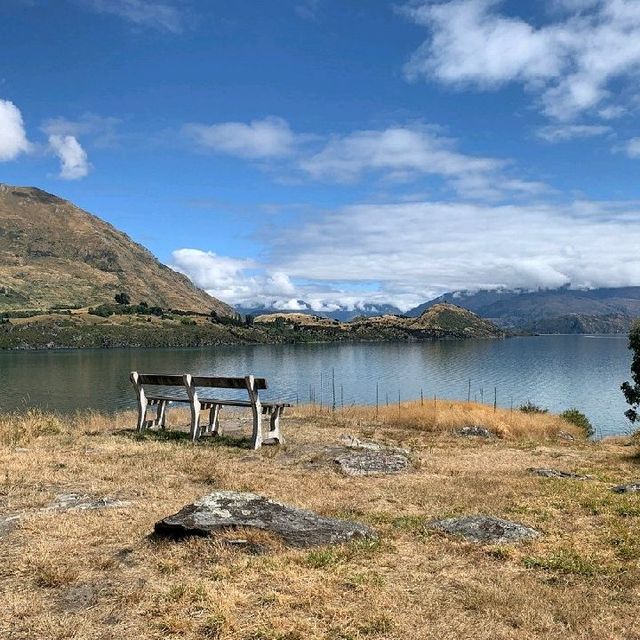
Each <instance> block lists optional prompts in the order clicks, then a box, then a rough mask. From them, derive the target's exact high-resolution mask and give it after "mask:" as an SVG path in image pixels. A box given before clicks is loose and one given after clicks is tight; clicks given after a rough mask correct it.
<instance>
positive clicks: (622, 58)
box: [0, 0, 640, 310]
mask: <svg viewBox="0 0 640 640" xmlns="http://www.w3.org/2000/svg"><path fill="white" fill-rule="evenodd" d="M0 42H1V43H2V45H1V47H2V56H0V181H2V182H6V183H9V184H20V185H35V186H38V187H41V188H43V189H46V190H47V191H51V192H53V193H56V194H59V195H61V196H62V197H65V198H68V199H69V200H72V201H73V202H75V203H76V204H78V205H79V206H81V207H83V208H85V209H87V210H89V211H91V212H93V213H95V214H97V215H99V216H100V217H102V218H104V219H106V220H108V221H109V222H111V223H112V224H114V225H115V226H116V227H118V228H120V229H122V230H124V231H125V232H127V233H128V234H129V235H130V236H131V237H132V238H134V239H135V240H137V241H139V242H141V243H142V244H144V245H145V246H147V247H149V249H151V250H152V251H153V252H154V253H155V254H156V255H157V256H158V257H159V258H160V259H161V260H162V261H163V262H165V263H167V264H170V265H172V266H173V267H174V268H177V269H179V270H181V271H183V272H185V273H187V275H189V276H190V277H191V278H192V279H193V280H194V281H195V282H196V283H197V284H199V285H201V286H203V287H205V288H206V289H207V290H209V291H210V292H211V293H212V294H213V295H216V296H217V297H220V298H222V299H224V300H226V301H228V302H232V303H243V304H254V303H265V304H276V306H279V307H282V308H295V306H296V303H295V300H296V299H298V298H303V299H305V300H307V301H309V302H311V303H312V305H313V306H314V307H315V308H317V309H318V310H320V309H330V308H333V307H335V306H336V305H338V304H343V305H347V306H357V305H358V304H361V303H363V302H374V303H375V302H391V303H394V304H397V305H399V306H400V307H401V308H403V309H406V308H408V307H410V306H412V305H414V304H418V303H420V302H422V301H424V300H426V299H428V298H430V297H433V296H434V295H437V294H439V293H442V292H444V291H448V290H455V289H474V288H487V287H489V288H491V287H555V286H560V285H563V284H567V283H570V284H571V285H572V286H578V287H592V286H605V285H612V286H619V285H629V284H640V261H639V260H638V249H637V248H638V246H639V241H640V185H639V183H638V180H637V178H638V168H639V167H640V126H639V120H638V113H639V111H638V110H639V109H640V89H638V87H639V86H640V85H639V84H638V80H639V77H640V1H639V0H548V1H546V2H543V1H536V2H533V1H531V2H524V1H519V2H510V1H504V2H500V1H499V0H454V1H442V2H427V1H416V2H405V3H403V2H387V1H383V0H366V1H365V0H353V1H352V2H346V1H344V0H273V1H272V2H268V3H267V2H257V1H248V0H244V1H243V0H237V1H235V2H233V3H227V2H205V1H197V0H4V1H3V2H2V4H1V5H0Z"/></svg>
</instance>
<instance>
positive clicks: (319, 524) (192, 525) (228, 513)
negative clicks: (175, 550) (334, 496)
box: [155, 491, 377, 547]
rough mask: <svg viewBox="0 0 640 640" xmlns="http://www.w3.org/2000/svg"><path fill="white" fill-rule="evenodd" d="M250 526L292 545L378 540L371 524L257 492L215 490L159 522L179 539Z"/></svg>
mask: <svg viewBox="0 0 640 640" xmlns="http://www.w3.org/2000/svg"><path fill="white" fill-rule="evenodd" d="M237 527H251V528H255V529H261V530H263V531H270V532H272V533H275V534H276V535H278V536H280V537H281V538H282V539H283V540H284V541H285V542H286V543H287V544H289V545H291V546H293V547H314V546H320V545H326V544H338V543H342V542H348V541H349V540H352V539H354V538H369V539H376V538H377V535H376V533H375V532H374V531H373V530H372V529H370V528H369V527H367V526H365V525H363V524H360V523H357V522H348V521H346V520H338V519H336V518H325V517H323V516H320V515H318V514H316V513H314V512H313V511H308V510H306V509H298V508H296V507H290V506H287V505H285V504H282V503H280V502H276V501H275V500H270V499H269V498H265V497H263V496H259V495H257V494H255V493H242V492H238V491H216V492H215V493H211V494H209V495H207V496H204V497H203V498H200V500H197V501H196V502H194V503H193V504H188V505H186V506H185V507H183V508H182V509H181V510H180V511H179V512H178V513H176V514H174V515H172V516H169V517H167V518H164V519H162V520H160V521H159V522H156V525H155V532H156V534H158V535H161V536H167V537H172V538H180V537H183V536H188V535H209V534H211V533H215V532H216V531H221V530H224V529H235V528H237Z"/></svg>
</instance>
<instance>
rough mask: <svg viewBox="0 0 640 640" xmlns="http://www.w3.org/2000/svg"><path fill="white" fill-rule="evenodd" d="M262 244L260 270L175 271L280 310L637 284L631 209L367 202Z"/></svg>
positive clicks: (199, 259)
mask: <svg viewBox="0 0 640 640" xmlns="http://www.w3.org/2000/svg"><path fill="white" fill-rule="evenodd" d="M264 237H265V242H266V246H265V247H264V249H265V252H264V253H265V255H266V256H267V257H268V261H267V262H266V264H265V265H258V264H256V263H254V262H252V261H249V260H237V259H232V258H223V257H220V256H216V255H215V254H211V253H206V252H204V251H199V250H196V249H182V250H179V251H176V252H175V253H174V266H175V268H177V269H178V270H180V271H182V272H183V273H186V274H187V275H189V276H190V277H191V278H192V279H193V280H194V282H195V283H196V284H198V285H200V286H203V287H204V288H206V289H207V290H209V291H210V293H212V294H213V295H215V296H217V297H220V298H222V299H223V300H226V301H228V302H231V303H234V304H242V305H244V306H252V305H255V304H265V305H268V306H273V307H275V308H280V309H283V310H296V309H299V308H300V306H301V305H300V303H299V302H298V301H299V300H304V301H305V302H306V303H308V304H309V305H310V307H311V308H312V309H314V310H316V311H323V310H324V311H327V310H335V309H337V308H338V307H340V306H344V307H347V308H349V309H359V308H362V306H363V305H364V304H365V303H373V304H382V303H390V304H394V305H396V306H398V307H399V308H401V309H403V310H406V309H408V308H410V307H412V306H415V305H416V304H419V303H421V302H424V301H425V300H428V299H431V298H433V297H435V296H436V295H439V294H441V293H443V292H445V291H455V290H460V289H471V290H473V289H492V288H500V287H505V288H525V289H526V288H531V289H535V288H538V287H558V286H562V285H565V284H568V283H570V284H571V285H572V286H574V287H580V288H589V287H598V286H628V285H636V284H637V283H638V282H640V257H639V256H638V251H637V247H638V246H639V244H640V203H634V202H630V203H609V202H590V201H576V202H573V203H570V204H565V205H551V204H542V205H501V206H492V205H481V204H472V203H451V202H413V203H399V204H381V205H379V204H362V205H356V206H349V207H345V208H342V209H339V210H337V211H333V212H328V213H325V214H314V216H313V217H308V218H307V219H302V220H299V221H298V222H297V223H295V224H291V225H289V226H288V227H287V228H286V229H281V230H280V231H279V232H278V233H277V234H268V235H265V236H264ZM300 283H302V284H300Z"/></svg>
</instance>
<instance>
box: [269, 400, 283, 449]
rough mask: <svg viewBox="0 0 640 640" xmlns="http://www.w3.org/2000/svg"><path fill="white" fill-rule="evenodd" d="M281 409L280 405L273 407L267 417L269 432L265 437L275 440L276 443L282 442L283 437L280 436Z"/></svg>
mask: <svg viewBox="0 0 640 640" xmlns="http://www.w3.org/2000/svg"><path fill="white" fill-rule="evenodd" d="M283 411H284V409H283V408H282V407H273V410H272V411H271V417H270V419H269V434H268V436H267V437H269V438H272V439H273V440H277V441H278V444H284V437H283V436H282V431H280V416H281V415H282V412H283Z"/></svg>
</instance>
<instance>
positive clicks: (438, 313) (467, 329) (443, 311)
mask: <svg viewBox="0 0 640 640" xmlns="http://www.w3.org/2000/svg"><path fill="white" fill-rule="evenodd" d="M255 324H257V325H261V326H273V327H278V328H279V329H280V330H281V331H282V332H283V333H284V334H285V335H287V333H289V334H291V335H294V334H299V335H300V336H301V337H305V336H306V337H307V338H308V339H309V340H330V341H358V340H373V341H376V340H390V341H391V340H404V341H411V340H438V339H464V338H501V337H504V336H505V335H506V332H505V331H504V330H503V329H500V328H499V327H497V326H495V325H494V324H492V323H491V322H489V321H487V320H483V319H482V318H480V317H478V316H477V315H476V314H474V313H471V312H470V311H467V310H466V309H462V308H460V307H457V306H456V305H452V304H440V305H436V306H435V307H432V308H430V309H428V310H427V311H425V312H424V313H423V314H422V315H421V316H420V317H419V318H408V317H405V316H396V315H385V316H373V317H359V318H354V319H353V320H351V321H350V322H339V321H338V320H332V319H330V318H323V317H319V316H312V315H307V314H302V313H274V314H269V315H264V316H258V317H257V318H256V319H255Z"/></svg>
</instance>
